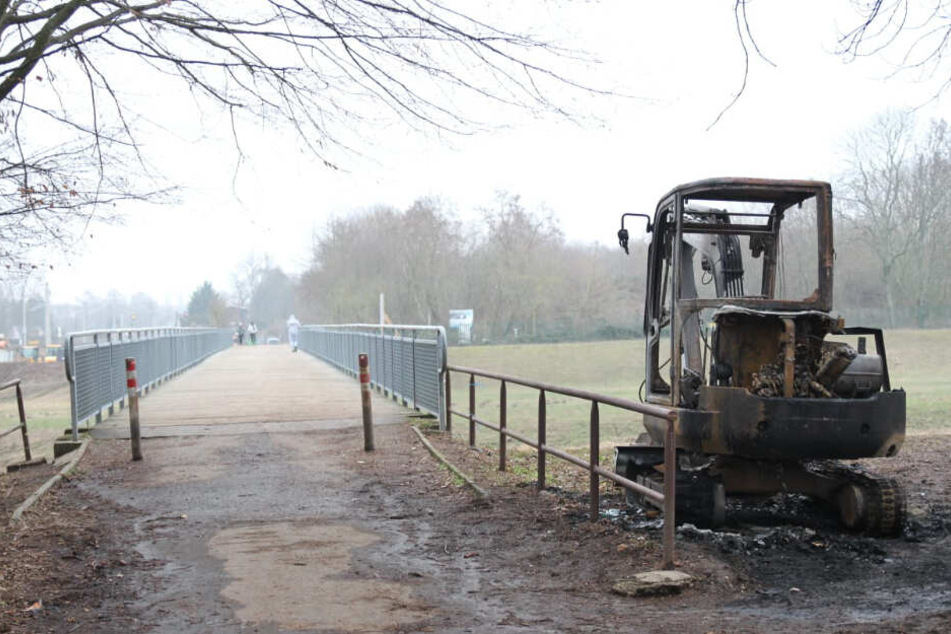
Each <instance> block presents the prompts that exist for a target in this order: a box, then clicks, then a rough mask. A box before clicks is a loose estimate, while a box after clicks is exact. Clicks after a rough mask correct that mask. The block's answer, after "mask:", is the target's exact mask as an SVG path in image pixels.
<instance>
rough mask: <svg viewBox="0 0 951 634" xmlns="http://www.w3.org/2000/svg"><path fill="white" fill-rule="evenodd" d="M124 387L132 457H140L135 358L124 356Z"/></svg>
mask: <svg viewBox="0 0 951 634" xmlns="http://www.w3.org/2000/svg"><path fill="white" fill-rule="evenodd" d="M125 372H126V389H127V390H128V397H129V440H130V442H131V444H132V459H133V460H141V459H142V431H141V427H140V426H139V378H138V375H137V373H136V368H135V358H134V357H126V359H125Z"/></svg>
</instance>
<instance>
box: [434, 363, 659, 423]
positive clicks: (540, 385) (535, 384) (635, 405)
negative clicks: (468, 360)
mask: <svg viewBox="0 0 951 634" xmlns="http://www.w3.org/2000/svg"><path fill="white" fill-rule="evenodd" d="M447 370H449V371H451V372H459V373H463V374H468V375H469V377H470V385H471V386H472V389H473V390H474V389H475V378H474V377H476V376H479V377H483V378H486V379H495V380H496V381H506V382H508V383H511V384H514V385H521V386H523V387H530V388H534V389H536V390H545V391H546V392H550V393H552V394H561V395H563V396H573V397H575V398H580V399H583V400H586V401H597V402H598V403H601V404H602V405H610V406H612V407H618V408H620V409H626V410H629V411H632V412H638V413H640V414H650V415H651V416H657V417H658V418H665V419H667V420H676V419H677V410H676V409H674V408H671V407H663V406H661V405H652V404H650V403H641V402H639V401H632V400H630V399H626V398H618V397H617V396H610V395H607V394H598V393H597V392H589V391H588V390H579V389H575V388H571V387H562V386H559V385H552V384H550V383H545V382H543V381H532V380H529V379H523V378H520V377H517V376H512V375H510V374H502V373H500V372H487V371H485V370H476V369H473V368H465V367H462V366H458V365H450V366H447ZM470 397H471V398H473V399H474V398H475V397H474V392H470ZM471 405H472V406H471V407H470V410H472V411H473V412H474V411H475V403H474V401H473V402H472V403H471Z"/></svg>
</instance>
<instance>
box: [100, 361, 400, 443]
mask: <svg viewBox="0 0 951 634" xmlns="http://www.w3.org/2000/svg"><path fill="white" fill-rule="evenodd" d="M139 413H140V419H141V424H142V436H143V437H159V436H191V435H220V434H243V433H255V432H261V431H307V430H317V429H334V428H340V427H351V426H358V425H360V424H361V422H362V414H361V409H360V388H359V384H358V383H357V382H356V381H355V380H354V379H352V378H350V377H349V376H347V375H345V374H344V373H342V372H340V371H339V370H336V369H335V368H333V367H332V366H330V365H328V364H326V363H324V362H322V361H319V360H317V359H315V358H313V357H311V356H310V355H308V354H304V353H302V352H298V353H296V354H295V353H293V352H291V351H290V350H289V349H288V348H287V347H286V346H245V347H240V348H239V347H235V348H231V349H229V350H225V351H224V352H221V353H219V354H216V355H215V356H213V357H212V358H210V359H208V360H206V361H204V362H202V363H201V364H199V365H198V366H196V367H195V368H192V369H191V370H188V371H187V372H185V373H184V374H183V375H181V376H179V377H177V378H175V379H173V380H172V381H169V382H168V383H165V384H163V385H161V386H159V387H158V388H157V389H155V390H153V391H151V392H150V393H149V394H148V395H147V396H144V397H143V398H141V399H140V400H139ZM405 415H406V410H405V409H403V408H401V407H399V406H398V405H396V404H395V403H393V402H392V401H390V400H387V399H384V398H381V397H378V396H374V400H373V419H374V424H387V423H394V422H398V421H400V420H403V418H404V417H405ZM128 435H129V422H128V416H127V415H126V413H125V412H119V411H117V412H116V414H115V415H114V416H112V417H110V418H108V419H106V420H105V421H104V422H103V423H101V424H100V425H98V426H97V427H96V428H95V429H94V430H93V436H95V437H97V438H123V437H125V438H127V437H128Z"/></svg>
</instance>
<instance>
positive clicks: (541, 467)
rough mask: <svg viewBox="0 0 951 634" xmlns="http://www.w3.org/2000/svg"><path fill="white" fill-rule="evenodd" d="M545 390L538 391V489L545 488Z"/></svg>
mask: <svg viewBox="0 0 951 634" xmlns="http://www.w3.org/2000/svg"><path fill="white" fill-rule="evenodd" d="M546 418H547V412H546V405H545V390H539V391H538V490H539V491H542V490H544V488H545V442H546V438H545V435H546V433H545V432H546V429H545V428H546V426H547V421H546V420H545V419H546Z"/></svg>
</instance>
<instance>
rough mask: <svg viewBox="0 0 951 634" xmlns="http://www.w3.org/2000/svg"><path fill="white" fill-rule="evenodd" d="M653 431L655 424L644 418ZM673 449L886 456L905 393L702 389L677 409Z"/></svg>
mask: <svg viewBox="0 0 951 634" xmlns="http://www.w3.org/2000/svg"><path fill="white" fill-rule="evenodd" d="M645 426H646V427H647V428H648V430H649V432H650V433H651V435H652V436H660V434H661V433H662V432H663V431H664V430H663V429H662V426H661V425H659V424H657V423H656V422H654V423H653V424H651V421H649V420H645ZM676 432H677V439H676V444H677V446H678V447H681V448H683V449H687V450H690V451H699V452H703V453H708V454H719V455H736V456H742V457H745V458H753V459H773V460H807V459H824V458H843V459H855V458H867V457H873V456H892V455H895V454H896V453H897V452H898V450H899V449H900V448H901V446H902V444H903V443H904V439H905V393H904V392H902V391H892V392H882V393H879V394H875V395H874V396H871V397H869V398H865V399H843V398H828V399H826V398H824V399H806V398H789V399H787V398H764V397H760V396H756V395H753V394H750V393H749V392H748V391H747V390H746V389H743V388H731V387H716V386H704V387H702V388H701V390H700V405H699V407H698V409H697V410H681V411H680V416H679V418H678V421H677V427H676Z"/></svg>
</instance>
